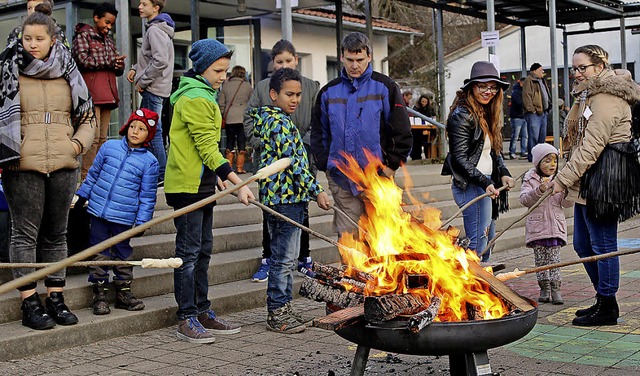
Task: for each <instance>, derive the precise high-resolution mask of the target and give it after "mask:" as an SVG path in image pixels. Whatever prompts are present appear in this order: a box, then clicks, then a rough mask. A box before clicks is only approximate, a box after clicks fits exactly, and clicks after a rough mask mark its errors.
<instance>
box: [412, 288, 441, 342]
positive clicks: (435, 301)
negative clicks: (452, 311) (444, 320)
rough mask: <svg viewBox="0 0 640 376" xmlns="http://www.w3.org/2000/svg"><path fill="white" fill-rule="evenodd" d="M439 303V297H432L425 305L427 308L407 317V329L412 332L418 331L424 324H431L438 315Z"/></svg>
mask: <svg viewBox="0 0 640 376" xmlns="http://www.w3.org/2000/svg"><path fill="white" fill-rule="evenodd" d="M440 303H442V300H440V298H438V297H437V296H434V297H432V298H431V303H430V304H429V307H427V309H425V310H424V311H420V312H418V313H416V314H415V315H413V316H412V317H411V318H410V319H409V323H408V324H407V329H409V330H410V331H411V332H413V333H418V332H419V331H421V330H422V329H424V327H425V326H427V325H429V324H431V323H432V322H433V320H434V319H435V318H436V316H437V315H438V310H439V309H440Z"/></svg>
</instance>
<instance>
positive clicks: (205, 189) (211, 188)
mask: <svg viewBox="0 0 640 376" xmlns="http://www.w3.org/2000/svg"><path fill="white" fill-rule="evenodd" d="M216 96H217V92H216V90H215V89H213V88H212V87H211V85H209V84H208V83H207V82H206V81H205V79H204V78H202V76H199V75H196V74H195V73H194V72H193V70H189V71H188V72H187V73H185V75H184V76H182V77H180V86H179V87H178V89H177V90H176V92H175V93H173V94H172V95H171V104H172V105H173V118H172V119H171V130H170V131H169V137H170V139H171V148H169V156H168V158H167V170H166V172H165V181H164V191H165V193H166V195H167V203H168V204H169V205H171V206H173V207H174V208H180V207H183V206H187V205H189V204H192V203H194V202H196V201H198V200H200V199H202V198H205V197H208V196H210V195H212V194H213V193H215V187H216V175H217V176H220V178H221V179H222V180H226V179H227V175H229V173H231V172H232V170H231V166H230V165H229V161H228V160H226V159H225V158H224V156H223V155H222V153H220V149H219V147H218V145H219V144H220V132H221V129H222V114H221V112H220V108H219V107H218V103H217V102H216Z"/></svg>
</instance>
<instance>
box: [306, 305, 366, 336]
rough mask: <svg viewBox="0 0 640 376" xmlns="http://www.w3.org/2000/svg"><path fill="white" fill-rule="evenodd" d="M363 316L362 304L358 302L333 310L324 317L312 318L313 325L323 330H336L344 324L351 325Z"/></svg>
mask: <svg viewBox="0 0 640 376" xmlns="http://www.w3.org/2000/svg"><path fill="white" fill-rule="evenodd" d="M363 316H364V306H363V305H362V304H359V305H357V306H355V307H349V308H345V309H341V310H339V311H336V312H333V313H331V314H329V315H327V316H325V317H320V318H317V319H315V320H313V326H315V327H316V328H320V329H325V330H338V329H340V328H343V327H345V326H349V325H353V324H355V323H356V322H358V321H360V320H362V317H363Z"/></svg>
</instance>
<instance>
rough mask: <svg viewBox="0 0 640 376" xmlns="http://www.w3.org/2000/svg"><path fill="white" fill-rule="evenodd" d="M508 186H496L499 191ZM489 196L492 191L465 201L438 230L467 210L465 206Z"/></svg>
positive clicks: (518, 178)
mask: <svg viewBox="0 0 640 376" xmlns="http://www.w3.org/2000/svg"><path fill="white" fill-rule="evenodd" d="M525 174H526V172H525V173H523V174H522V175H520V176H518V177H517V178H516V179H515V180H516V181H517V180H520V179H522V178H523V177H524V175H525ZM508 187H509V186H508V185H503V186H502V187H500V188H498V191H500V192H501V191H504V190H505V189H507V188H508ZM491 196H493V193H485V194H483V195H480V196H478V197H476V198H474V199H473V200H471V201H469V202H467V203H466V204H464V205H463V206H462V207H461V208H460V209H458V211H457V212H455V213H454V214H453V215H452V216H451V218H449V219H447V220H446V221H445V222H444V223H443V224H442V225H441V226H440V230H444V229H445V227H447V225H448V224H449V223H451V222H453V220H454V219H456V217H458V216H459V215H460V214H461V213H462V212H464V211H465V210H467V208H469V206H471V205H473V204H475V203H476V202H478V201H480V200H482V199H483V198H486V197H491Z"/></svg>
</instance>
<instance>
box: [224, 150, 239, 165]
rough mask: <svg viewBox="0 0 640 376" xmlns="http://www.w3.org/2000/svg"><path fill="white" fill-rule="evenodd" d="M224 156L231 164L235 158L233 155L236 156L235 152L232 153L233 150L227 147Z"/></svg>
mask: <svg viewBox="0 0 640 376" xmlns="http://www.w3.org/2000/svg"><path fill="white" fill-rule="evenodd" d="M224 157H225V158H227V160H228V161H229V164H230V165H231V166H233V160H234V159H235V157H236V153H234V152H233V150H229V149H227V150H225V155H224Z"/></svg>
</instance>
